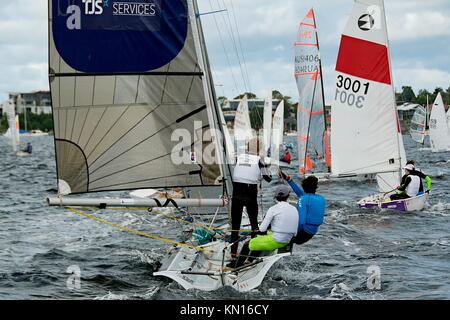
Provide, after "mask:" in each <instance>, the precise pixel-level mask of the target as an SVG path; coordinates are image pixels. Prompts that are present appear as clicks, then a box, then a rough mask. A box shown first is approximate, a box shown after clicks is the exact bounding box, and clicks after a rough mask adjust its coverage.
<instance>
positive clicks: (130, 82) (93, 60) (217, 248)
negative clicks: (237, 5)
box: [47, 0, 290, 291]
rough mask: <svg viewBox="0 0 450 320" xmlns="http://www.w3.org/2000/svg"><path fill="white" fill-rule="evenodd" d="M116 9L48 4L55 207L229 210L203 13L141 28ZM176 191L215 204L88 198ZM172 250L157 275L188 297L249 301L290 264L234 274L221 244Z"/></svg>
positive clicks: (164, 5) (183, 12)
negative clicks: (196, 192)
mask: <svg viewBox="0 0 450 320" xmlns="http://www.w3.org/2000/svg"><path fill="white" fill-rule="evenodd" d="M130 5H133V4H132V3H130ZM118 9H120V8H118V7H112V6H109V7H107V6H103V7H98V6H97V7H94V6H90V3H89V2H86V3H81V2H75V3H74V2H71V1H67V2H61V1H59V0H49V53H50V58H49V82H50V90H51V97H52V108H53V121H54V139H55V153H56V163H57V178H58V196H56V197H48V198H47V202H48V204H49V205H51V206H61V207H71V206H81V207H83V206H93V207H98V208H103V209H104V208H109V207H180V208H186V207H188V208H191V207H210V208H217V209H220V208H221V207H226V208H228V206H229V201H228V199H229V195H230V194H231V192H232V183H231V182H232V181H231V170H230V166H229V165H228V164H227V163H226V161H225V159H226V157H227V154H226V150H227V148H226V146H225V142H224V141H223V139H219V137H220V136H221V135H223V125H222V123H223V122H222V121H221V119H220V112H219V106H218V103H217V99H216V97H215V92H214V84H213V79H212V75H211V71H210V67H209V60H208V56H207V53H206V46H205V39H204V37H203V31H202V26H201V22H200V18H199V17H200V15H199V14H198V8H197V4H196V1H194V0H174V1H164V2H161V3H159V4H158V5H157V4H155V5H154V6H153V5H151V7H150V8H149V10H146V11H145V12H141V14H139V15H136V16H135V15H120V14H117V15H116V14H114V12H113V10H118ZM172 187H180V188H184V187H186V188H190V189H195V188H202V189H205V190H208V191H210V193H214V192H217V193H216V194H215V196H214V197H213V196H211V197H210V198H189V197H186V196H185V197H184V198H181V199H166V200H164V201H163V200H162V199H158V198H145V199H143V198H111V197H108V198H107V197H103V198H95V197H83V194H86V193H96V192H110V191H122V190H135V189H147V188H154V189H159V188H172ZM75 194H79V195H81V196H74V195H75ZM186 194H187V193H186ZM94 220H97V221H98V220H99V219H94ZM138 234H140V233H138ZM158 238H161V237H158ZM171 243H172V246H171V250H170V251H169V253H168V255H167V257H166V258H165V259H164V261H162V265H161V267H160V268H159V270H158V271H157V272H155V273H154V275H155V276H164V277H169V278H171V279H173V280H175V281H176V282H177V283H179V284H180V285H181V286H182V287H184V288H186V289H189V288H196V289H199V290H215V289H217V288H220V287H223V286H231V287H233V288H235V289H236V290H239V291H248V290H251V289H253V288H255V287H257V286H259V285H260V284H261V282H262V280H263V278H264V276H265V274H266V273H267V271H268V270H269V269H270V268H271V266H272V265H273V264H274V263H275V262H276V261H277V260H278V259H280V258H281V257H283V256H285V255H288V254H290V253H289V252H285V253H277V252H274V253H271V254H270V255H267V256H263V257H261V258H259V259H257V260H255V261H254V263H252V264H250V265H246V266H244V267H242V268H237V269H231V270H230V269H227V268H226V267H225V265H226V263H228V262H229V258H230V256H229V243H227V242H226V241H224V239H216V241H213V242H210V243H207V244H205V245H196V244H192V245H188V244H186V243H180V242H177V243H174V242H173V241H172V242H171Z"/></svg>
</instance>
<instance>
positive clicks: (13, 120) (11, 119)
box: [3, 101, 20, 152]
mask: <svg viewBox="0 0 450 320" xmlns="http://www.w3.org/2000/svg"><path fill="white" fill-rule="evenodd" d="M3 111H4V112H5V114H6V117H7V119H8V130H7V131H6V133H5V134H4V136H5V137H6V138H9V139H10V143H11V146H12V149H13V151H14V152H16V151H17V147H18V145H19V144H20V135H19V116H18V115H16V111H15V108H14V105H12V104H11V103H10V102H9V101H8V102H5V103H4V104H3Z"/></svg>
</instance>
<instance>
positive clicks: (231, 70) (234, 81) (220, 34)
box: [209, 0, 239, 92]
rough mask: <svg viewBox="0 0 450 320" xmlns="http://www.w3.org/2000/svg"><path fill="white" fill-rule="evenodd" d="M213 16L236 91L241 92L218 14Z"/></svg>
mask: <svg viewBox="0 0 450 320" xmlns="http://www.w3.org/2000/svg"><path fill="white" fill-rule="evenodd" d="M209 5H210V7H211V10H212V8H213V6H212V3H211V0H209ZM212 16H213V19H214V23H215V25H216V29H217V33H218V35H219V39H220V43H221V44H222V49H223V52H224V54H225V58H226V60H227V64H228V67H229V68H230V73H231V78H232V79H233V83H234V88H235V89H236V92H239V88H238V85H237V82H236V78H235V76H234V72H233V68H232V66H231V62H230V57H229V56H228V52H227V49H226V47H225V44H224V42H223V38H222V33H221V32H220V28H219V24H218V23H217V19H216V16H215V15H212Z"/></svg>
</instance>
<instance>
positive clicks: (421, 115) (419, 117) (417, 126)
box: [409, 106, 427, 144]
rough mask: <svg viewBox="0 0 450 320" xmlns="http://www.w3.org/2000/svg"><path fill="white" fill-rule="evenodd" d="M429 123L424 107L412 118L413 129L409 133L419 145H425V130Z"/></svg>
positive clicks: (416, 111)
mask: <svg viewBox="0 0 450 320" xmlns="http://www.w3.org/2000/svg"><path fill="white" fill-rule="evenodd" d="M426 122H427V112H426V110H425V108H424V107H422V106H418V107H417V108H416V110H415V111H414V115H413V117H412V118H411V127H410V129H409V132H410V134H411V138H412V139H413V140H414V141H415V142H418V143H421V144H423V143H424V140H425V130H426V128H425V127H426Z"/></svg>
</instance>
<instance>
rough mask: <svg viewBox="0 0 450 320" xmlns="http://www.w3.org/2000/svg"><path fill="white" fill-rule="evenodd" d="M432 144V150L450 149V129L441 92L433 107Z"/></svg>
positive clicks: (431, 118)
mask: <svg viewBox="0 0 450 320" xmlns="http://www.w3.org/2000/svg"><path fill="white" fill-rule="evenodd" d="M430 144H431V151H432V152H441V151H450V130H449V127H448V124H447V119H446V114H445V109H444V101H443V100H442V96H441V93H438V95H437V97H436V100H435V101H434V104H433V109H431V114H430Z"/></svg>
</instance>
